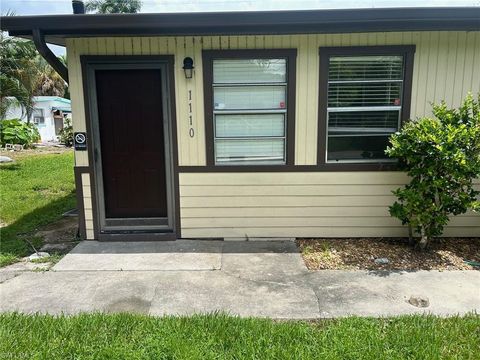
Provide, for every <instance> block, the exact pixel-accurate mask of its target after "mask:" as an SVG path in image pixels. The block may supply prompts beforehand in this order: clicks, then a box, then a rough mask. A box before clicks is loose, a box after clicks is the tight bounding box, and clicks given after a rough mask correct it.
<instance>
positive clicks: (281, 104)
mask: <svg viewBox="0 0 480 360" xmlns="http://www.w3.org/2000/svg"><path fill="white" fill-rule="evenodd" d="M280 107H281V108H282V109H283V108H285V101H280Z"/></svg>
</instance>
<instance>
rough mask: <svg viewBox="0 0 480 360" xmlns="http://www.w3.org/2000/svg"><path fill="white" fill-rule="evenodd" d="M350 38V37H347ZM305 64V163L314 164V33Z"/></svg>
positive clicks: (315, 151)
mask: <svg viewBox="0 0 480 360" xmlns="http://www.w3.org/2000/svg"><path fill="white" fill-rule="evenodd" d="M348 40H350V39H348ZM307 41H308V49H307V51H308V54H307V56H308V58H307V61H308V65H307V72H308V78H307V93H306V95H307V108H306V120H307V121H306V129H305V140H304V141H305V164H306V165H315V164H316V161H317V123H318V112H317V111H318V71H319V69H318V67H319V64H318V48H317V37H316V35H308V39H307Z"/></svg>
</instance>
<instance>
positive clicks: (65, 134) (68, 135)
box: [59, 119, 73, 147]
mask: <svg viewBox="0 0 480 360" xmlns="http://www.w3.org/2000/svg"><path fill="white" fill-rule="evenodd" d="M59 140H60V143H62V144H63V145H65V146H68V147H72V146H73V127H72V122H71V121H70V119H65V125H64V127H63V129H62V130H60V134H59Z"/></svg>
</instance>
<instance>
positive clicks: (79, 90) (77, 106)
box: [67, 39, 88, 166]
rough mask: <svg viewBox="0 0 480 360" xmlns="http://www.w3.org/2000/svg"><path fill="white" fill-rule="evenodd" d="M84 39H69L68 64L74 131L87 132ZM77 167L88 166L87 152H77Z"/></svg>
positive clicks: (75, 155) (75, 154)
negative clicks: (81, 62)
mask: <svg viewBox="0 0 480 360" xmlns="http://www.w3.org/2000/svg"><path fill="white" fill-rule="evenodd" d="M83 43H84V41H83V40H82V39H67V64H68V69H69V74H70V82H69V86H70V94H71V99H72V113H73V114H74V116H73V118H72V125H73V129H74V131H86V121H85V108H84V100H83V83H82V70H81V64H80V54H82V52H83ZM74 157H75V165H76V166H88V156H87V154H86V151H75V153H74Z"/></svg>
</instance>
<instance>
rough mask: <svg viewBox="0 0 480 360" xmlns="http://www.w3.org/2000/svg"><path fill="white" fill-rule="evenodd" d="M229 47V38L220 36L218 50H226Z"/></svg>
mask: <svg viewBox="0 0 480 360" xmlns="http://www.w3.org/2000/svg"><path fill="white" fill-rule="evenodd" d="M229 47H230V37H229V36H221V37H220V49H222V50H228V49H229Z"/></svg>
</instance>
